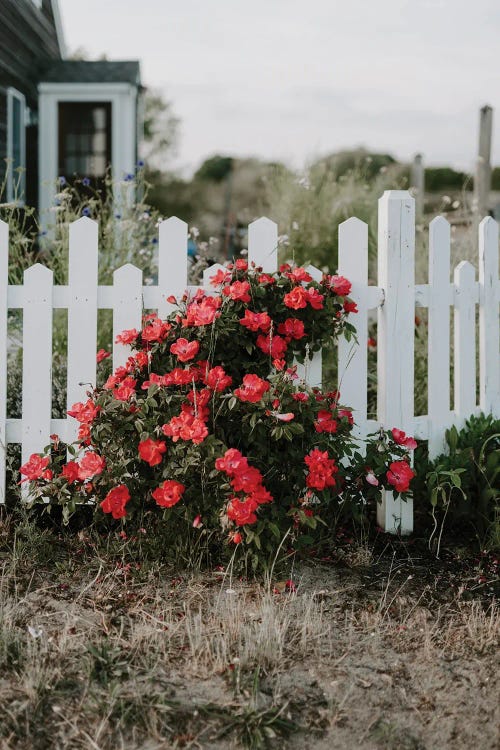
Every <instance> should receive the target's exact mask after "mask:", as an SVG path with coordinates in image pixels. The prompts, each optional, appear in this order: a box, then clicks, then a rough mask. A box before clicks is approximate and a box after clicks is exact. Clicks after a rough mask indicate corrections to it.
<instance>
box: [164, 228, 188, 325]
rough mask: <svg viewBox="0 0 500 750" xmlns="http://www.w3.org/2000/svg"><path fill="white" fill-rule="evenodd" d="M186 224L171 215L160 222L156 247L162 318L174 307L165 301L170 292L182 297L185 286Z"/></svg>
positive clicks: (186, 271)
mask: <svg viewBox="0 0 500 750" xmlns="http://www.w3.org/2000/svg"><path fill="white" fill-rule="evenodd" d="M187 233H188V226H187V224H186V222H185V221H182V220H181V219H178V218H177V217H176V216H171V217H170V219H166V220H165V221H162V223H161V224H160V232H159V234H160V243H159V247H158V293H159V294H158V296H159V299H158V317H160V318H162V319H164V318H166V317H167V315H168V314H169V313H171V312H172V310H173V309H174V305H171V304H170V302H167V297H169V296H170V295H171V294H173V295H174V297H178V298H179V297H182V295H183V294H184V292H185V291H186V288H187V273H188V264H187V241H188V235H187Z"/></svg>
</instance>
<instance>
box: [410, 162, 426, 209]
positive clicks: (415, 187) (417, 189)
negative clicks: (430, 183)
mask: <svg viewBox="0 0 500 750" xmlns="http://www.w3.org/2000/svg"><path fill="white" fill-rule="evenodd" d="M411 188H412V193H413V196H414V198H415V221H416V222H417V224H421V223H422V221H423V219H424V198H425V169H424V160H423V157H422V154H415V156H414V159H413V164H412V169H411Z"/></svg>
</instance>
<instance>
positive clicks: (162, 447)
mask: <svg viewBox="0 0 500 750" xmlns="http://www.w3.org/2000/svg"><path fill="white" fill-rule="evenodd" d="M138 450H139V456H140V457H141V458H142V460H143V461H146V463H148V464H149V465H150V466H157V465H158V464H160V463H161V460H162V456H163V454H164V453H165V452H166V450H167V445H166V443H165V441H163V440H153V439H152V438H147V440H142V441H141V442H140V443H139V449H138Z"/></svg>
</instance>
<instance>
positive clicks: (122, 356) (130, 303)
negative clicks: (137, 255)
mask: <svg viewBox="0 0 500 750" xmlns="http://www.w3.org/2000/svg"><path fill="white" fill-rule="evenodd" d="M113 292H114V304H113V368H116V367H120V366H121V365H124V364H125V362H126V361H127V359H128V357H129V356H130V354H131V353H132V349H131V347H130V346H128V345H127V344H122V343H117V341H116V337H117V336H118V335H119V334H120V333H121V332H122V331H129V330H131V329H132V328H135V329H137V330H138V331H140V330H141V326H142V271H141V270H140V268H136V267H135V266H133V265H132V264H131V263H126V264H125V265H124V266H122V267H121V268H118V270H116V271H115V272H114V273H113Z"/></svg>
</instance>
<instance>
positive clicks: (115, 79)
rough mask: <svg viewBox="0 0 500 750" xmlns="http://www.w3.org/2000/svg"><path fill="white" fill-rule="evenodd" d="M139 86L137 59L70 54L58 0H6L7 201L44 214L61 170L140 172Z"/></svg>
mask: <svg viewBox="0 0 500 750" xmlns="http://www.w3.org/2000/svg"><path fill="white" fill-rule="evenodd" d="M82 42H83V43H84V42H85V40H82ZM140 93H141V82H140V68H139V63H138V62H137V61H135V60H132V61H108V60H99V61H92V62H90V61H83V60H68V59H66V49H65V44H64V34H63V29H62V25H61V16H60V12H59V5H58V2H57V0H0V185H2V184H4V191H3V192H4V194H3V196H1V198H0V202H6V201H7V202H11V201H18V202H26V203H28V204H29V205H35V206H37V207H38V208H39V210H40V212H41V215H42V216H43V214H44V212H46V211H47V210H48V209H49V208H50V206H51V205H52V203H53V199H54V194H55V191H56V182H57V178H58V176H60V175H64V176H65V178H66V179H67V180H68V181H70V180H71V179H73V178H74V177H80V178H83V177H86V178H88V180H89V182H90V183H91V184H92V185H93V186H95V187H99V188H103V185H104V176H105V174H106V171H107V170H108V168H111V171H112V173H113V175H114V176H116V177H121V176H122V175H123V174H128V173H131V172H133V171H134V169H135V164H136V162H137V149H138V140H139V135H140V132H141V127H140V118H139V113H140V99H141V97H140ZM19 168H20V169H19Z"/></svg>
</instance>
